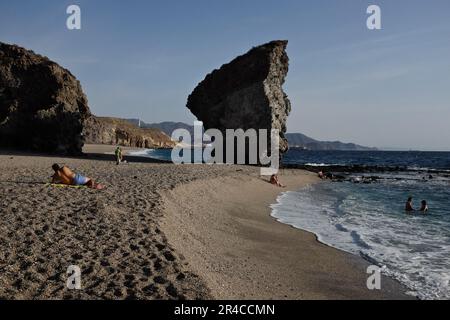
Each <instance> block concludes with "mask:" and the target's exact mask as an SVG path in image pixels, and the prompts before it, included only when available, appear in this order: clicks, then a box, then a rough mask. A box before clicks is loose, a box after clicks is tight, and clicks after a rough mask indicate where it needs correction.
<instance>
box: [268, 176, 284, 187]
mask: <svg viewBox="0 0 450 320" xmlns="http://www.w3.org/2000/svg"><path fill="white" fill-rule="evenodd" d="M270 183H271V184H273V185H276V186H277V187H281V188H285V187H286V186H284V185H282V184H281V182H280V180H279V179H278V175H276V174H273V175H272V176H271V177H270Z"/></svg>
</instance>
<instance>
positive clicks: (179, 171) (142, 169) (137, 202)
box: [0, 146, 405, 299]
mask: <svg viewBox="0 0 450 320" xmlns="http://www.w3.org/2000/svg"><path fill="white" fill-rule="evenodd" d="M113 150H114V147H112V146H86V148H85V151H86V152H88V156H87V157H79V158H71V157H52V156H48V155H35V154H33V155H30V154H26V153H19V152H10V151H0V216H1V224H0V298H3V299H183V298H186V299H211V298H226V299H228V298H235V299H240V298H268V299H269V298H270V299H272V298H273V299H277V298H280V299H291V298H292V299H297V298H349V299H359V298H377V299H378V298H404V297H405V296H404V295H403V294H402V292H403V288H402V287H401V286H400V285H398V284H397V283H396V282H394V281H391V280H389V279H383V283H382V289H383V290H382V291H377V292H373V291H369V290H367V289H366V288H365V281H366V278H367V275H366V274H365V267H366V265H367V263H365V262H364V261H363V260H362V259H360V258H358V257H355V256H351V255H349V254H345V253H342V252H340V251H337V250H334V249H331V248H329V247H327V246H324V245H322V244H320V243H318V242H317V241H316V240H315V238H314V236H313V235H311V234H309V233H306V232H303V231H300V230H296V229H294V228H291V227H289V226H286V225H283V224H280V223H278V222H276V221H275V220H274V219H272V218H271V217H270V215H269V214H270V210H269V207H268V206H269V204H270V203H273V202H274V201H275V198H276V196H277V194H278V193H279V192H280V191H282V189H279V188H276V187H274V186H272V185H270V184H269V183H267V181H264V180H262V179H261V178H259V175H258V173H259V169H258V168H256V167H245V166H224V165H222V166H219V165H217V166H208V165H184V166H175V165H173V164H164V163H152V162H153V161H151V160H148V159H142V158H137V157H127V158H126V159H127V160H128V161H129V163H128V164H123V165H120V166H116V165H115V164H114V159H113V157H112V156H111V155H110V154H109V155H105V154H104V153H105V152H108V153H111V152H113ZM53 163H59V164H64V165H67V166H69V167H70V168H72V169H73V170H75V171H77V172H80V173H82V174H85V175H87V176H89V177H92V178H95V179H96V180H98V181H99V182H101V183H102V184H104V185H106V187H107V188H106V189H105V190H102V191H95V190H90V189H73V188H56V187H52V186H48V185H46V184H45V183H46V182H48V180H49V177H50V176H51V174H52V171H51V165H52V164H53ZM280 178H281V179H282V182H285V183H287V184H288V187H289V189H293V188H297V187H299V186H301V185H304V184H305V183H313V182H316V179H315V177H314V176H313V175H312V174H310V173H306V172H302V171H297V170H296V171H285V172H282V175H281V176H280ZM70 265H77V266H79V267H80V269H81V272H82V275H81V285H82V290H69V289H67V287H66V280H67V274H66V272H67V268H68V267H69V266H70Z"/></svg>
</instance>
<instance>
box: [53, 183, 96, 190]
mask: <svg viewBox="0 0 450 320" xmlns="http://www.w3.org/2000/svg"><path fill="white" fill-rule="evenodd" d="M45 185H46V186H48V187H55V188H74V189H86V188H89V187H88V186H74V185H68V184H58V183H46V184H45Z"/></svg>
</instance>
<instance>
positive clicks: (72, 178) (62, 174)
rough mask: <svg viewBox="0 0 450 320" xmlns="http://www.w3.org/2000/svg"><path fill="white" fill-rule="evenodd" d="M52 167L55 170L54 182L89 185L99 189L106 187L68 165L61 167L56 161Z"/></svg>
mask: <svg viewBox="0 0 450 320" xmlns="http://www.w3.org/2000/svg"><path fill="white" fill-rule="evenodd" d="M52 169H53V171H55V174H54V175H53V176H52V183H59V184H65V185H69V186H87V187H89V188H92V189H97V190H101V189H103V188H104V186H102V185H101V184H99V183H96V182H95V181H94V180H92V179H91V178H88V177H84V176H82V175H81V174H79V173H74V172H73V171H72V170H70V169H69V168H68V167H66V166H63V167H60V166H59V165H58V164H56V163H55V164H54V165H53V166H52Z"/></svg>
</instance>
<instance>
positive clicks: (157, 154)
mask: <svg viewBox="0 0 450 320" xmlns="http://www.w3.org/2000/svg"><path fill="white" fill-rule="evenodd" d="M141 155H143V156H148V157H152V158H156V159H161V160H170V150H149V151H145V152H141ZM283 163H284V164H288V165H298V166H308V167H310V168H315V169H316V170H319V169H321V168H324V170H327V169H328V168H331V167H332V168H333V170H337V171H339V175H344V176H345V179H341V180H339V182H332V181H324V182H321V183H317V184H313V185H310V186H307V187H304V188H302V189H299V190H295V191H288V192H283V193H281V194H280V195H279V197H278V199H277V201H276V203H274V204H273V205H272V206H271V207H272V216H273V217H274V218H275V219H277V220H278V221H279V222H281V223H285V224H288V225H291V226H293V227H295V228H298V229H301V230H306V231H309V232H311V233H314V234H315V235H316V236H317V239H318V240H319V241H320V242H322V243H324V244H326V245H328V246H331V247H334V248H337V249H339V250H342V251H345V252H348V253H351V254H354V255H358V256H361V257H363V258H365V259H367V260H368V261H370V262H371V263H372V264H375V265H378V266H379V267H382V272H383V273H384V274H385V275H387V276H390V277H392V278H394V279H396V280H398V281H399V282H401V283H402V284H404V285H405V287H407V288H408V292H407V293H408V294H411V295H413V296H416V297H418V298H420V299H450V152H419V151H405V152H400V151H309V150H301V149H291V150H290V151H289V152H288V153H287V154H286V155H285V156H284V158H283ZM352 166H356V167H357V168H359V167H361V166H363V167H364V166H367V167H371V168H378V169H379V172H376V171H375V172H374V171H373V170H371V172H370V173H368V172H357V171H354V170H347V169H348V168H349V167H352ZM340 167H342V170H339V168H340ZM386 168H390V169H392V168H396V169H395V170H384V169H386ZM347 171H348V172H347ZM361 171H364V170H361ZM368 176H370V177H373V176H375V177H376V179H364V177H368ZM363 181H365V182H370V183H363ZM408 197H412V198H413V205H414V207H415V208H416V209H418V208H419V207H420V202H421V201H422V200H426V201H427V203H428V207H429V211H428V213H427V214H422V213H420V212H414V213H413V214H406V213H405V210H404V208H405V203H406V200H407V198H408Z"/></svg>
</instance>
